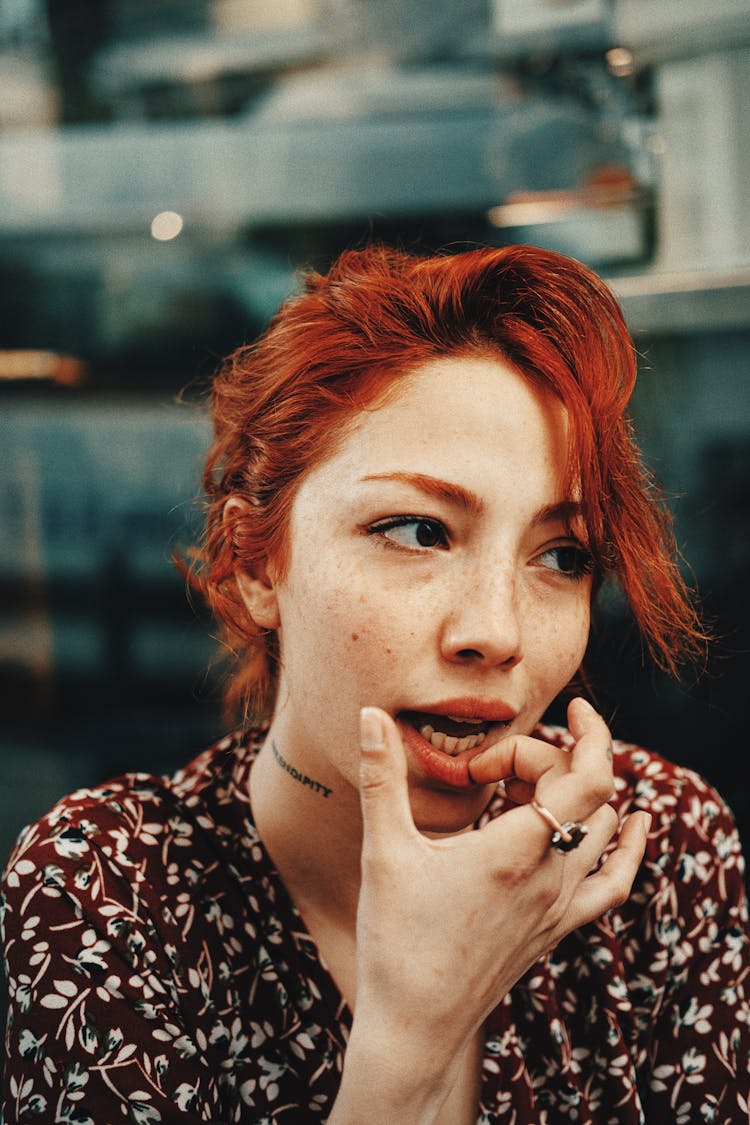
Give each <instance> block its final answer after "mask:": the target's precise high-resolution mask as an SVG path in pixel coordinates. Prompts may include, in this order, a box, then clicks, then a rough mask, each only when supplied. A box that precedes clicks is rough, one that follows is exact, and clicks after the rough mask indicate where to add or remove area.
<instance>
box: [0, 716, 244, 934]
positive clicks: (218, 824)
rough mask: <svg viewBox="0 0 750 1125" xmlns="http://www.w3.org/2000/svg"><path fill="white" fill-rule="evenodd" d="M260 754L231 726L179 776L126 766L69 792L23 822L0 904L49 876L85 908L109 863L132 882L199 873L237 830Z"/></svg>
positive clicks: (46, 883) (50, 886)
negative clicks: (29, 821) (221, 840)
mask: <svg viewBox="0 0 750 1125" xmlns="http://www.w3.org/2000/svg"><path fill="white" fill-rule="evenodd" d="M252 759H253V746H252V740H251V739H250V738H249V736H248V737H241V736H232V737H229V738H226V739H223V740H222V741H221V742H218V743H216V744H215V745H214V746H212V747H210V748H209V749H208V750H206V751H204V752H203V753H201V754H200V755H199V756H198V757H197V758H196V759H195V760H194V761H192V762H190V763H189V764H188V765H187V766H185V767H184V768H183V769H182V770H180V771H179V772H178V773H176V774H175V775H174V776H173V777H156V776H152V775H150V774H146V773H130V774H124V775H123V776H121V777H117V778H114V779H112V780H110V781H107V782H105V783H104V784H102V785H98V786H95V787H93V788H88V789H79V790H77V791H76V792H74V793H71V794H69V795H68V796H66V797H63V798H62V799H61V800H60V801H58V802H57V803H56V804H55V805H54V806H53V807H52V808H51V809H50V811H49V812H48V813H46V814H45V815H44V816H43V817H41V818H40V819H39V820H38V821H36V822H35V823H34V824H31V825H29V826H28V827H26V828H25V829H24V830H23V831H22V832H21V834H20V836H19V838H18V840H17V841H16V844H15V846H14V848H13V850H12V852H11V854H10V857H9V859H8V862H7V865H6V869H5V872H4V875H3V883H2V896H1V897H0V910H2V911H3V913H6V912H8V911H9V910H10V911H11V912H12V911H13V908H14V907H17V908H19V909H20V904H21V902H25V896H26V895H27V894H28V890H29V888H30V887H32V886H35V887H39V886H41V887H43V888H46V889H47V893H48V894H51V895H53V896H54V895H55V893H56V892H58V893H59V892H60V891H61V890H63V889H64V890H65V892H66V894H68V895H73V896H74V899H75V903H76V907H77V910H78V911H80V910H81V909H82V904H83V903H84V902H85V901H86V900H87V899H90V898H91V897H92V896H93V895H94V894H95V893H96V890H97V888H100V887H101V882H102V877H103V874H104V872H106V873H107V875H108V878H109V881H110V882H111V881H112V879H113V878H115V877H116V879H117V881H118V883H120V884H122V885H123V886H125V885H127V886H128V887H129V888H130V890H131V892H132V891H133V890H134V889H135V887H136V885H139V886H145V884H147V883H148V882H149V881H152V882H155V883H159V884H161V883H164V882H166V883H168V882H169V880H170V879H172V880H173V881H174V882H175V883H184V882H186V881H190V880H191V879H192V880H193V881H196V880H197V878H198V877H199V874H200V871H201V870H202V869H203V868H204V867H205V865H206V863H207V862H208V861H209V860H213V859H215V852H216V849H215V846H214V843H215V837H216V836H217V835H218V836H219V837H221V836H222V835H226V836H227V837H231V838H234V837H235V836H236V825H235V824H233V823H232V817H233V816H234V817H235V819H240V820H241V819H242V812H243V811H245V810H246V809H247V808H248V807H249V793H248V787H247V775H248V773H249V769H250V765H251V763H252ZM236 806H240V808H239V809H237V808H236ZM223 810H226V812H227V815H226V820H227V821H228V822H229V823H228V824H224V823H223V820H224V818H223V815H222V812H223ZM203 853H206V854H205V855H203Z"/></svg>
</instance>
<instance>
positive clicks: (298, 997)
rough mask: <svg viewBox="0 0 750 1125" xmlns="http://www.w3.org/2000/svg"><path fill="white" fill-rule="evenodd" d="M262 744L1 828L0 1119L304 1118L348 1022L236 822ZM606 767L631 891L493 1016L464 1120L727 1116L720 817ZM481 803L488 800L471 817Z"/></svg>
mask: <svg viewBox="0 0 750 1125" xmlns="http://www.w3.org/2000/svg"><path fill="white" fill-rule="evenodd" d="M536 734H537V736H538V737H544V738H546V739H547V740H548V741H550V742H552V743H554V744H556V745H559V746H563V747H568V748H569V747H570V745H571V740H570V736H569V735H568V733H567V732H565V731H562V730H559V729H557V728H539V729H538V730H537V731H536ZM262 738H263V732H262V731H250V732H245V733H243V734H238V735H236V736H233V737H231V738H227V739H224V740H223V741H222V742H220V743H218V744H217V745H216V746H214V747H212V748H211V749H210V750H208V751H206V752H205V753H203V754H202V755H200V756H199V757H198V758H197V759H196V760H195V761H194V762H192V763H191V764H190V765H189V766H187V767H186V768H185V769H184V770H182V771H180V772H179V773H178V774H176V775H175V776H174V777H172V778H156V777H151V776H148V775H145V774H132V775H127V776H125V777H122V778H119V779H117V780H114V781H112V782H110V783H108V784H106V785H102V786H99V787H97V788H95V789H88V790H82V791H79V792H77V793H74V794H72V795H71V796H69V797H66V798H65V799H64V800H62V801H61V802H59V804H57V805H56V806H55V807H54V808H53V809H52V810H51V812H50V813H48V814H47V816H45V817H43V818H42V819H41V820H40V821H39V822H38V823H37V824H34V825H32V826H30V827H29V828H27V829H25V830H24V832H23V833H22V834H21V836H20V838H19V840H18V842H17V844H16V847H15V848H14V850H13V853H12V854H11V857H10V859H9V861H8V865H7V868H6V871H5V875H4V880H3V888H2V895H0V919H1V920H2V936H3V946H4V952H5V965H6V976H7V986H8V994H9V1011H8V1025H7V1030H6V1066H5V1075H4V1082H3V1102H2V1106H3V1109H2V1114H3V1117H2V1121H3V1122H4V1123H5V1125H11V1123H14V1125H15V1123H24V1125H25V1123H31V1122H37V1123H39V1122H43V1123H46V1122H50V1123H51V1122H55V1123H58V1122H60V1123H70V1125H108V1123H113V1122H121V1121H122V1122H132V1123H134V1125H157V1123H163V1125H166V1123H170V1125H193V1123H197V1122H207V1121H208V1122H213V1123H214V1125H220V1123H226V1125H229V1123H234V1122H241V1123H251V1122H252V1123H256V1125H261V1123H275V1122H280V1123H289V1125H292V1123H293V1125H304V1123H306V1122H311V1123H312V1122H321V1121H325V1120H326V1118H327V1116H328V1114H329V1113H330V1111H331V1108H332V1105H333V1102H334V1100H335V1097H336V1092H337V1089H338V1084H339V1081H340V1076H341V1069H342V1060H343V1055H344V1051H345V1049H346V1042H347V1037H348V1033H349V1030H350V1027H351V1013H350V1011H349V1009H348V1007H347V1005H346V1003H345V1002H344V1000H343V999H342V997H341V995H340V993H339V992H338V990H337V988H336V985H335V983H334V981H333V980H332V978H331V976H330V975H329V973H328V971H327V969H326V966H325V964H324V963H323V962H322V959H321V957H320V955H319V953H318V951H317V949H316V947H315V943H314V942H313V940H312V938H311V937H310V935H309V933H308V932H307V930H306V928H305V924H304V921H303V919H302V918H301V916H300V915H299V913H298V912H297V910H296V909H295V907H294V905H293V903H292V902H291V900H290V899H289V896H288V895H287V892H286V890H285V888H284V885H283V883H282V882H281V880H280V878H279V876H278V874H277V873H276V871H275V870H274V868H273V866H272V863H271V861H270V859H269V857H268V855H267V853H266V852H265V850H264V848H263V845H262V842H261V840H260V838H259V836H258V833H257V831H256V829H255V825H254V823H253V818H252V810H251V808H250V801H249V785H248V779H249V771H250V769H251V768H252V763H253V760H254V756H255V753H256V752H257V748H258V745H259V744H260V742H261V741H262ZM615 768H616V775H617V781H616V796H615V800H614V803H615V805H616V807H617V808H618V810H619V812H620V813H621V815H622V816H625V815H626V813H627V812H629V811H631V810H632V809H634V808H643V809H646V810H648V811H650V812H651V813H652V814H653V824H652V828H651V833H650V838H649V843H648V849H647V855H646V858H645V860H644V863H643V865H642V867H641V870H640V873H639V876H638V879H637V882H636V885H635V887H634V889H633V892H632V894H631V896H630V897H629V899H628V901H627V902H626V903H625V904H624V905H623V906H622V907H620V908H618V909H615V910H611V911H609V912H608V913H607V914H606V915H604V917H602V918H601V919H599V920H598V921H596V922H594V923H591V924H590V925H588V926H586V927H584V928H582V929H581V930H578V931H575V932H574V933H572V934H571V935H569V936H568V937H567V938H566V939H565V940H564V941H563V942H562V943H561V944H560V945H559V946H558V947H557V948H556V949H555V950H554V951H553V952H552V953H551V954H549V955H548V956H546V957H545V958H543V959H541V960H540V961H539V962H537V964H536V965H535V966H533V967H532V969H531V970H530V971H529V972H528V973H527V974H526V975H525V976H524V977H523V978H522V980H521V981H519V983H518V984H517V985H516V986H515V987H514V988H513V989H512V991H511V992H510V993H509V994H508V995H507V996H506V997H505V998H504V999H503V1000H502V1001H501V1002H500V1003H499V1004H498V1007H497V1008H496V1009H495V1011H494V1013H493V1015H492V1016H491V1018H490V1019H489V1021H488V1022H487V1026H486V1035H485V1050H484V1062H483V1073H482V1090H481V1104H480V1107H479V1111H478V1118H477V1120H478V1122H479V1123H480V1125H493V1123H498V1125H530V1123H531V1122H538V1123H539V1125H571V1123H575V1125H638V1123H643V1122H649V1123H654V1125H661V1123H663V1122H667V1121H669V1122H674V1123H675V1125H696V1123H698V1125H702V1123H704V1122H705V1123H709V1122H710V1123H719V1125H737V1123H738V1122H750V1107H749V1105H748V1101H749V1093H748V1092H749V1091H750V1080H749V1076H750V1046H749V1043H750V1003H749V1002H748V997H747V994H746V987H747V976H748V967H749V959H748V919H747V906H746V901H745V897H744V884H743V862H742V856H741V853H740V846H739V841H738V837H737V833H736V830H735V827H734V824H733V821H732V818H731V814H730V813H729V811H728V810H727V808H726V806H725V805H724V804H723V802H722V800H721V799H720V798H719V797H718V796H717V795H716V793H715V792H714V791H713V790H712V789H710V788H709V787H708V786H707V785H706V784H705V782H703V781H702V780H701V779H700V778H699V777H697V776H696V775H695V774H694V773H692V772H690V771H688V770H685V769H681V768H679V767H676V766H673V765H671V764H669V763H668V762H665V761H664V760H663V759H661V758H659V757H657V756H655V755H653V754H650V753H648V752H646V751H644V750H641V749H638V748H636V747H633V746H628V745H624V744H621V743H617V744H616V746H615ZM503 808H504V797H503V795H502V792H501V791H500V790H498V793H497V796H496V798H495V799H494V800H493V802H492V804H491V806H490V807H489V808H488V810H487V811H486V813H485V814H484V816H483V818H482V821H485V820H486V819H487V818H489V817H495V816H498V815H501V814H502V811H503Z"/></svg>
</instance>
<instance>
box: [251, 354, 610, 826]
mask: <svg viewBox="0 0 750 1125" xmlns="http://www.w3.org/2000/svg"><path fill="white" fill-rule="evenodd" d="M566 456H567V425H566V414H565V411H564V408H563V407H562V406H561V404H560V403H559V402H558V401H557V400H555V399H553V398H551V397H548V396H543V395H541V394H539V393H538V392H537V391H535V390H533V389H532V388H531V387H530V386H529V384H527V383H526V382H525V381H524V380H523V379H522V378H521V376H520V375H519V374H518V373H517V372H516V371H515V370H514V369H513V368H512V367H510V366H509V365H508V364H506V363H505V362H503V361H502V360H499V359H496V358H492V357H490V358H488V357H470V358H459V357H450V358H443V359H439V360H435V361H433V362H430V363H428V364H426V365H425V366H424V367H422V368H419V369H418V370H417V371H415V372H414V373H413V374H411V375H409V376H407V377H405V378H404V379H403V381H402V383H401V384H400V389H399V391H398V394H397V395H396V396H394V397H392V398H390V400H389V401H388V402H387V403H386V404H385V405H381V406H379V407H378V406H376V407H375V408H373V409H372V410H369V411H363V412H362V414H361V415H360V416H359V418H358V420H357V422H356V424H355V426H354V427H353V428H352V429H351V430H350V431H349V432H348V434H347V436H346V437H345V438H344V439H343V441H342V442H341V444H340V446H339V447H338V449H337V451H336V452H335V453H334V454H333V455H332V456H331V457H330V458H329V459H328V460H326V461H325V462H323V463H322V464H320V465H319V466H317V467H316V468H315V469H314V470H312V471H311V472H310V473H309V474H308V475H307V476H306V477H305V478H304V479H303V481H302V483H301V485H300V487H299V490H298V492H297V495H296V497H295V500H294V504H293V508H292V514H291V521H290V529H289V534H290V560H289V567H288V570H287V572H286V574H285V575H284V577H283V579H282V580H281V581H279V582H277V583H275V584H274V583H273V580H272V586H273V596H274V598H275V606H276V610H277V613H278V617H279V621H280V633H279V639H280V647H281V667H282V671H281V677H280V683H279V694H278V704H277V707H276V711H275V714H274V719H273V722H272V727H271V736H272V738H273V739H274V741H275V743H276V746H277V749H278V751H279V752H280V753H281V755H282V756H283V758H284V759H286V761H287V762H290V763H293V764H294V766H295V767H296V768H297V769H298V770H300V771H304V773H305V774H306V775H308V777H310V778H312V779H314V780H315V781H318V782H319V783H320V784H321V785H325V786H326V787H328V788H330V789H331V790H332V791H333V794H338V797H339V798H340V799H342V800H344V801H350V802H351V801H352V800H356V792H355V791H354V790H355V789H356V786H357V779H358V763H359V746H358V713H359V709H360V707H362V706H363V705H375V706H378V707H381V708H383V709H384V710H386V711H387V712H389V713H390V714H391V715H393V716H394V717H395V718H396V719H397V721H398V723H399V727H400V729H401V732H402V735H403V738H404V744H405V746H406V751H407V756H408V763H409V785H410V794H411V802H412V810H413V813H414V817H415V822H416V823H417V825H418V827H420V828H422V829H423V830H425V831H427V830H432V831H457V830H459V829H460V828H463V827H465V826H466V825H467V824H470V823H471V822H472V821H473V820H474V819H475V818H476V817H477V816H478V815H479V813H480V812H481V810H482V809H483V808H484V807H485V805H486V804H487V801H488V800H489V797H490V795H491V789H488V788H487V787H484V788H482V787H480V786H477V785H475V784H473V783H472V782H471V779H470V777H469V774H468V761H469V760H470V759H471V757H472V756H474V755H475V754H476V753H478V752H479V748H480V747H486V746H488V745H490V744H491V742H493V741H494V740H497V739H499V738H503V737H507V735H508V733H509V732H515V733H528V732H529V731H530V730H531V729H532V727H533V726H534V724H535V723H536V722H537V721H538V720H539V719H540V717H541V716H542V714H543V712H544V711H545V709H546V708H547V706H548V705H549V703H550V702H551V701H552V699H553V698H554V697H555V696H556V695H557V694H558V692H559V691H560V690H561V689H562V688H563V687H564V686H565V685H566V684H567V683H568V681H569V680H570V678H571V677H572V676H573V674H574V673H575V672H576V670H577V668H578V666H579V664H580V662H581V659H582V657H583V653H584V649H585V646H586V641H587V637H588V629H589V602H590V594H591V579H590V576H589V570H590V565H589V557H588V555H587V553H586V551H585V547H584V545H583V541H582V537H581V538H580V539H579V538H577V537H576V534H575V532H576V530H577V529H578V523H579V521H578V520H577V519H576V518H575V514H573V517H572V520H571V508H572V507H573V505H571V504H570V502H569V497H566V496H565V495H564V494H563V492H562V487H563V483H562V482H563V479H564V472H565V466H566ZM270 569H271V573H273V569H272V567H271V568H270ZM441 736H442V737H441Z"/></svg>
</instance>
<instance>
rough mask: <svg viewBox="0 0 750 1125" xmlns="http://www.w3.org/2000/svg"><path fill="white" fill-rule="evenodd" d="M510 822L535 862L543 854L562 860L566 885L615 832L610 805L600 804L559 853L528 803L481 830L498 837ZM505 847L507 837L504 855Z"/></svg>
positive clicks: (550, 829)
mask: <svg viewBox="0 0 750 1125" xmlns="http://www.w3.org/2000/svg"><path fill="white" fill-rule="evenodd" d="M511 823H512V825H513V834H514V836H515V837H516V838H517V839H518V840H523V842H524V843H523V847H524V852H525V854H526V855H527V856H531V855H533V856H535V857H537V859H536V860H535V862H539V861H540V860H541V859H542V858H543V857H545V855H546V857H547V858H549V859H554V860H555V861H556V862H557V863H558V864H559V863H564V864H565V880H566V882H567V883H568V884H569V885H570V886H574V885H576V884H577V883H578V882H579V881H580V880H581V879H583V878H585V876H586V875H587V874H588V873H589V871H591V870H592V869H593V868H594V867H595V866H596V864H597V862H598V860H599V859H600V858H601V855H602V852H603V851H604V849H605V848H606V847H607V844H608V843H609V842H610V840H611V839H612V837H613V836H614V834H615V832H616V831H617V825H618V818H617V813H616V812H615V810H614V809H613V808H612V806H611V805H601V806H600V807H599V808H598V809H596V810H595V811H594V812H593V813H592V815H591V817H590V818H589V819H588V820H587V821H585V822H584V823H582V824H581V827H583V828H584V835H583V838H582V839H581V841H580V843H578V844H577V845H576V847H574V848H572V849H571V850H570V851H568V852H560V851H559V850H558V849H556V848H555V847H554V845H553V844H552V837H553V834H554V832H555V829H554V827H553V826H552V825H550V824H549V823H548V822H547V820H546V819H545V817H544V816H543V815H542V814H541V813H540V812H539V810H538V809H536V808H534V807H533V805H531V804H529V803H523V804H522V805H520V806H519V807H518V808H516V809H512V810H510V811H509V812H508V813H504V814H503V815H502V816H499V817H496V818H495V819H494V820H492V821H490V823H489V824H488V825H486V826H485V828H484V829H483V831H484V832H485V833H486V834H487V835H488V836H490V835H493V834H494V835H496V836H501V835H503V834H504V833H505V831H506V830H507V828H508V827H509V826H510V825H511ZM560 827H562V825H560ZM507 849H508V843H507V840H506V839H503V848H502V853H503V854H504V855H505V854H507Z"/></svg>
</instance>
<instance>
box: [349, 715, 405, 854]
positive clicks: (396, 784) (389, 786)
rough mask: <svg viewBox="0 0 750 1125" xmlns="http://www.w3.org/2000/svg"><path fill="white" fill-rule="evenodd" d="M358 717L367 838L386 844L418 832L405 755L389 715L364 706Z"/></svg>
mask: <svg viewBox="0 0 750 1125" xmlns="http://www.w3.org/2000/svg"><path fill="white" fill-rule="evenodd" d="M359 715H360V719H359V722H360V746H361V748H362V754H361V757H360V767H359V795H360V801H361V803H362V821H363V825H364V834H365V839H366V840H367V839H369V840H370V841H371V842H372V843H375V844H378V843H383V844H386V845H387V844H389V843H391V842H392V840H393V836H394V834H399V833H404V832H414V831H415V828H414V821H413V819H412V815H411V807H410V805H409V790H408V788H407V784H406V755H405V753H404V747H403V744H402V742H401V736H400V734H399V732H398V728H397V726H396V724H395V723H394V721H393V719H392V718H391V717H390V715H387V714H386V713H385V711H381V710H380V708H379V707H363V708H362V710H361V711H360V713H359Z"/></svg>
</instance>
